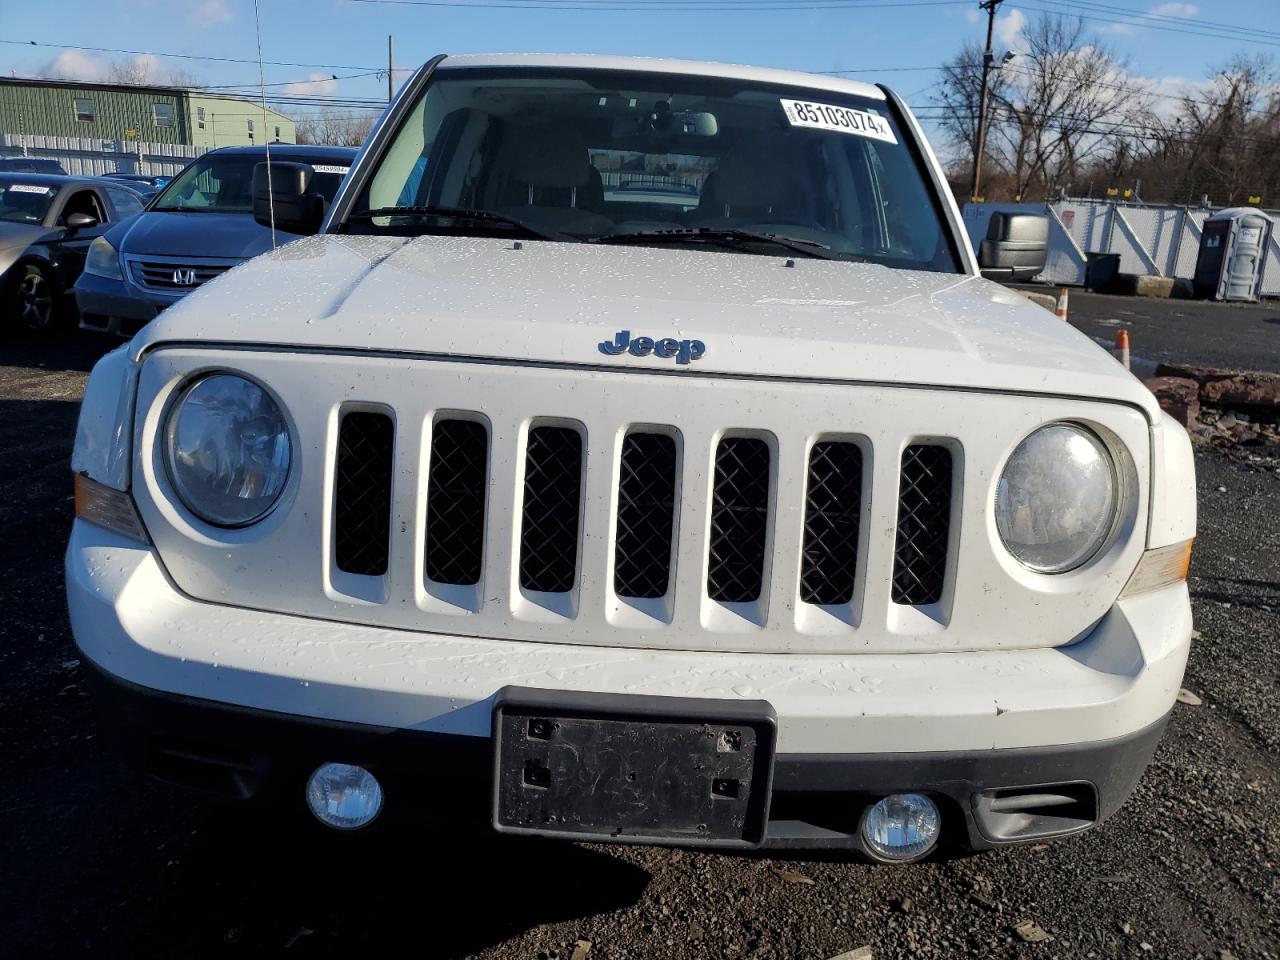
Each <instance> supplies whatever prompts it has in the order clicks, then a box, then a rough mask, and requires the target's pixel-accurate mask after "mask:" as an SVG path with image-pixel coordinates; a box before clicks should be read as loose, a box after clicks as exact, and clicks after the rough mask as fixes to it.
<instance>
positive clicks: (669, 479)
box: [613, 433, 676, 598]
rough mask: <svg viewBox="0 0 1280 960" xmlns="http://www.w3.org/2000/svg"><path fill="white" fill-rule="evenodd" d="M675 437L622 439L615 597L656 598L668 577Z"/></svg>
mask: <svg viewBox="0 0 1280 960" xmlns="http://www.w3.org/2000/svg"><path fill="white" fill-rule="evenodd" d="M675 499H676V442H675V440H673V439H672V438H671V437H668V436H665V435H663V434H659V433H631V434H628V435H627V437H626V439H624V440H623V441H622V469H621V475H620V477H619V480H618V529H617V537H616V539H615V541H614V562H613V589H614V592H615V593H617V594H618V596H620V597H641V598H644V597H647V598H653V597H662V596H665V595H666V593H667V586H668V584H669V582H670V579H671V538H672V534H673V528H674V525H675Z"/></svg>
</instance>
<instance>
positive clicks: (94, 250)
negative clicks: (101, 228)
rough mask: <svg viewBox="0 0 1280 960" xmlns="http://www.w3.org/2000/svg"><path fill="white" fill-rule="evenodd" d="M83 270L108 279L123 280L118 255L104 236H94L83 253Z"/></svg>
mask: <svg viewBox="0 0 1280 960" xmlns="http://www.w3.org/2000/svg"><path fill="white" fill-rule="evenodd" d="M84 272H85V273H90V274H93V276H95V277H106V278H107V279H108V280H123V279H124V275H123V274H122V273H121V272H120V256H119V254H118V253H116V248H115V247H113V246H112V245H111V242H110V241H109V240H107V238H106V237H94V238H93V243H91V244H89V252H88V253H87V254H86V255H85V261H84Z"/></svg>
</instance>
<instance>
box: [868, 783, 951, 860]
mask: <svg viewBox="0 0 1280 960" xmlns="http://www.w3.org/2000/svg"><path fill="white" fill-rule="evenodd" d="M941 827H942V820H941V818H940V817H939V816H938V808H937V806H936V805H935V804H934V802H933V801H932V800H930V799H929V798H928V797H926V796H925V795H924V794H921V793H895V794H892V795H890V796H887V797H885V798H884V799H883V800H881V801H880V802H879V803H877V804H876V805H875V806H873V807H871V808H869V809H868V810H867V812H866V813H865V814H864V815H863V817H862V842H863V843H864V844H866V847H867V852H868V853H870V854H871V855H872V856H873V857H875V858H876V859H878V860H889V861H893V862H895V863H905V862H907V861H909V860H919V859H920V858H921V857H923V856H925V855H926V854H927V853H928V852H929V851H930V850H932V849H933V848H934V846H935V845H936V844H937V842H938V834H939V832H940V831H941Z"/></svg>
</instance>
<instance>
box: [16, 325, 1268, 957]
mask: <svg viewBox="0 0 1280 960" xmlns="http://www.w3.org/2000/svg"><path fill="white" fill-rule="evenodd" d="M94 355H95V348H94V347H92V346H90V345H87V344H84V343H80V342H77V343H76V344H75V345H73V346H71V347H69V348H59V349H57V350H54V349H51V348H46V349H44V350H38V349H35V348H15V347H13V346H12V345H11V344H4V345H0V457H2V458H3V463H4V464H5V467H6V469H5V471H4V472H3V474H0V529H2V530H3V531H4V536H3V538H2V539H0V599H2V600H3V607H4V610H5V613H6V616H5V617H4V619H3V621H2V622H0V765H2V768H0V769H2V773H0V776H2V777H3V779H2V781H0V782H3V783H4V784H5V786H6V788H7V789H6V790H5V792H4V794H3V797H4V799H3V801H0V812H3V818H2V823H3V825H2V826H0V864H3V865H4V867H5V870H4V874H3V876H4V882H3V883H0V936H3V940H0V942H2V943H3V944H4V946H3V949H0V953H4V954H5V955H9V956H15V957H16V956H22V957H42V956H50V957H66V956H80V955H93V956H95V957H115V956H120V957H137V956H190V957H204V956H261V955H264V954H275V953H280V952H284V953H286V955H289V956H293V955H298V956H303V957H306V956H332V955H339V954H341V955H344V956H349V955H350V953H351V951H352V950H353V948H360V947H364V948H373V949H374V950H377V951H379V952H390V953H393V954H394V955H401V954H403V953H408V952H409V951H410V950H412V952H413V953H414V954H415V955H419V956H425V957H432V958H436V957H442V958H443V957H458V956H471V955H474V956H479V957H487V958H495V960H496V958H503V960H506V958H511V960H515V958H529V960H533V958H539V957H545V958H558V960H570V958H571V957H573V956H575V955H574V944H575V941H577V940H580V939H581V940H586V941H590V942H591V944H592V946H591V949H590V957H591V958H605V957H616V958H624V957H631V958H655V957H663V958H666V957H672V958H684V957H758V958H765V957H772V958H793V957H794V958H818V960H823V958H828V957H832V956H834V955H836V954H839V953H841V952H843V951H849V950H854V949H856V948H859V947H863V946H867V947H870V948H871V950H872V953H873V955H874V957H876V958H877V960H883V958H889V957H904V958H905V957H918V956H925V957H928V956H933V957H940V958H941V957H957V956H980V957H1019V958H1023V957H1042V958H1063V960H1066V958H1080V957H1170V958H1173V957H1204V958H1209V960H1228V958H1231V957H1235V958H1239V960H1245V958H1264V957H1272V958H1276V957H1280V802H1278V798H1280V763H1278V762H1277V761H1278V760H1280V707H1278V704H1280V698H1278V697H1277V695H1276V690H1277V687H1278V681H1280V617H1278V616H1277V613H1276V611H1277V609H1280V473H1277V472H1276V471H1277V467H1276V464H1275V463H1274V462H1270V463H1259V462H1250V461H1249V460H1248V459H1247V455H1245V456H1242V457H1229V456H1227V455H1225V454H1223V453H1221V452H1215V451H1206V452H1202V453H1201V454H1200V455H1199V464H1198V466H1199V480H1198V484H1199V489H1200V509H1201V519H1200V530H1201V535H1200V540H1199V544H1198V548H1197V553H1196V558H1195V563H1194V567H1193V574H1194V578H1193V580H1192V584H1191V586H1192V592H1193V596H1194V601H1195V611H1196V619H1197V626H1198V629H1199V630H1200V631H1201V634H1202V636H1201V637H1200V639H1199V640H1198V642H1197V643H1196V644H1195V646H1194V649H1193V652H1192V656H1191V664H1190V667H1189V670H1188V675H1187V680H1186V684H1187V686H1188V688H1190V689H1191V690H1193V691H1194V692H1195V693H1196V694H1198V695H1199V696H1200V697H1201V698H1202V699H1203V703H1202V704H1201V705H1200V706H1186V705H1179V706H1178V707H1176V708H1175V710H1174V713H1173V717H1172V720H1171V723H1170V725H1169V728H1168V731H1167V733H1166V734H1165V738H1164V740H1163V742H1162V744H1161V746H1160V749H1159V751H1158V753H1157V754H1156V758H1155V761H1154V763H1153V765H1152V766H1151V768H1150V770H1149V771H1148V773H1147V775H1146V777H1145V778H1144V779H1143V781H1142V783H1141V785H1140V786H1139V788H1138V791H1137V794H1136V795H1135V796H1134V798H1133V799H1132V800H1131V801H1130V802H1129V803H1128V804H1127V805H1126V806H1125V807H1124V808H1123V809H1122V810H1121V812H1120V813H1119V814H1117V815H1116V816H1115V817H1114V818H1113V819H1112V820H1110V821H1109V822H1108V823H1106V824H1105V825H1104V826H1103V827H1101V828H1099V829H1098V830H1096V831H1094V832H1092V833H1090V834H1087V835H1085V836H1083V837H1078V838H1075V839H1072V840H1068V841H1063V842H1059V843H1056V844H1052V845H1047V846H1034V847H1030V848H1020V849H1016V850H1007V851H998V852H995V853H991V854H985V855H982V856H977V857H971V858H968V859H963V860H955V861H950V862H946V863H930V864H923V865H917V866H911V867H876V866H869V865H866V864H861V863H852V862H845V861H844V860H843V859H841V858H839V857H813V858H792V859H789V860H785V861H784V860H779V859H771V858H767V857H755V856H719V855H708V854H701V853H690V852H685V851H679V850H662V849H655V848H644V847H603V846H592V845H570V844H549V843H548V844H543V843H524V842H519V843H517V842H490V841H486V842H484V843H481V844H475V845H472V846H470V847H450V846H438V845H431V844H427V843H424V842H421V841H416V840H414V839H411V838H399V839H398V841H397V842H395V843H392V842H389V841H386V840H381V841H378V842H374V843H369V842H366V840H364V839H361V838H358V837H343V836H336V835H332V834H323V833H320V832H318V828H317V829H316V830H312V829H311V828H310V827H309V825H302V824H300V825H299V826H298V827H297V828H296V829H286V830H281V829H279V827H278V825H271V824H267V823H264V822H261V821H258V820H256V819H254V818H253V817H251V816H249V815H247V814H246V813H245V811H243V810H240V809H238V808H234V807H223V806H213V805H203V804H199V803H193V801H192V800H191V798H189V797H188V796H186V795H183V794H180V793H178V792H176V791H173V790H170V789H168V788H165V787H163V786H160V785H157V784H151V783H142V782H139V781H137V780H136V779H135V778H133V777H132V776H131V775H130V774H129V773H128V772H127V771H125V770H123V769H121V768H120V767H119V766H118V765H117V764H116V762H115V761H114V760H113V759H112V758H111V756H110V754H109V753H108V752H106V751H105V750H104V749H102V748H101V746H100V743H101V740H102V737H101V735H100V733H99V722H98V719H97V717H96V715H95V712H94V709H93V703H92V700H91V698H90V697H88V696H87V694H86V692H85V690H84V688H83V682H84V677H83V671H82V669H81V668H80V667H79V665H78V662H77V660H76V652H75V649H74V646H73V644H72V640H71V636H70V631H69V629H68V626H67V621H66V613H65V608H64V599H63V591H62V571H61V556H62V551H63V548H64V545H65V541H66V534H67V529H68V525H69V523H70V518H71V496H70V494H71V478H70V476H69V473H68V465H67V458H68V454H69V451H70V443H71V439H72V433H73V428H74V423H75V416H76V410H77V403H78V400H79V397H80V394H81V391H82V389H83V384H84V380H85V371H86V370H87V369H88V367H89V365H90V364H91V362H92V360H93V358H94ZM1024 920H1030V921H1032V922H1034V923H1035V924H1036V925H1038V927H1039V928H1041V929H1042V930H1043V931H1044V932H1045V933H1046V934H1047V935H1048V937H1049V938H1050V939H1048V940H1045V941H1044V942H1040V943H1034V944H1033V943H1024V942H1023V941H1022V940H1021V938H1020V937H1019V936H1018V934H1017V933H1015V931H1014V927H1015V925H1017V924H1019V923H1020V922H1021V921H1024ZM580 953H581V949H579V954H580ZM577 960H581V957H580V956H578V958H577Z"/></svg>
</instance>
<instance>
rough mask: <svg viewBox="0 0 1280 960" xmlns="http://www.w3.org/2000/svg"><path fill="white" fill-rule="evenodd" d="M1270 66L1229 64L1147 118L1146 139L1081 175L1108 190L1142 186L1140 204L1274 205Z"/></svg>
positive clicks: (1251, 61) (1276, 145) (1275, 140)
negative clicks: (1252, 202) (1256, 201)
mask: <svg viewBox="0 0 1280 960" xmlns="http://www.w3.org/2000/svg"><path fill="white" fill-rule="evenodd" d="M1278 79H1280V78H1278V77H1277V71H1276V67H1275V63H1274V61H1273V60H1271V59H1270V58H1267V57H1258V56H1244V55H1238V56H1236V57H1234V58H1233V59H1232V60H1231V61H1230V62H1229V63H1227V65H1226V66H1224V67H1223V68H1221V69H1219V70H1216V71H1215V72H1213V73H1212V74H1211V75H1210V77H1209V81H1210V82H1209V84H1208V85H1207V86H1199V87H1194V88H1191V89H1188V90H1186V91H1185V92H1184V93H1183V94H1182V96H1181V98H1180V99H1179V100H1178V101H1177V105H1176V106H1175V107H1174V108H1173V109H1172V111H1171V112H1170V111H1166V112H1165V114H1164V115H1160V114H1152V115H1151V116H1150V117H1149V118H1148V119H1147V121H1146V136H1145V137H1144V138H1143V139H1141V140H1136V139H1135V140H1133V141H1131V146H1132V150H1131V151H1130V152H1129V153H1128V155H1124V154H1123V153H1120V152H1117V153H1114V154H1112V155H1110V156H1108V157H1106V158H1104V159H1105V161H1106V162H1105V163H1094V164H1092V165H1090V166H1089V167H1088V169H1086V170H1085V171H1084V173H1083V174H1082V176H1087V177H1089V178H1091V179H1095V180H1104V181H1106V183H1107V185H1109V186H1119V185H1121V184H1124V185H1128V184H1132V183H1137V182H1138V181H1141V183H1142V198H1143V199H1144V200H1148V201H1157V202H1165V203H1199V202H1200V200H1201V198H1202V197H1208V198H1209V202H1210V203H1211V204H1214V205H1232V204H1238V203H1247V202H1248V201H1249V198H1250V197H1255V196H1256V197H1259V198H1260V199H1261V201H1262V202H1263V203H1265V204H1275V203H1277V202H1278V201H1280V165H1277V164H1276V162H1275V157H1276V156H1277V154H1280V85H1278Z"/></svg>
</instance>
